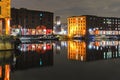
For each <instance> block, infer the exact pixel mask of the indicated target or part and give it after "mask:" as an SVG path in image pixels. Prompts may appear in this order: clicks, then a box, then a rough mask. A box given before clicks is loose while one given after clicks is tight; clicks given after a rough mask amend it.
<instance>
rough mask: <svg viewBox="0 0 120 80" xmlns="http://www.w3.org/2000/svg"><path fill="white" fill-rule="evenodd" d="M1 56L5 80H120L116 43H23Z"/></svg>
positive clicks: (119, 45) (118, 43) (119, 44)
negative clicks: (16, 48)
mask: <svg viewBox="0 0 120 80" xmlns="http://www.w3.org/2000/svg"><path fill="white" fill-rule="evenodd" d="M0 56H1V57H0V59H1V60H0V64H1V66H0V77H1V79H2V80H4V79H5V80H7V78H9V77H10V78H9V79H10V80H76V79H78V80H88V79H90V80H119V79H120V75H119V74H120V41H117V40H114V41H112V40H100V41H91V42H90V41H77V40H74V41H44V42H39V43H27V44H26V43H23V44H21V45H20V46H18V50H15V51H1V52H0ZM3 77H4V78H3Z"/></svg>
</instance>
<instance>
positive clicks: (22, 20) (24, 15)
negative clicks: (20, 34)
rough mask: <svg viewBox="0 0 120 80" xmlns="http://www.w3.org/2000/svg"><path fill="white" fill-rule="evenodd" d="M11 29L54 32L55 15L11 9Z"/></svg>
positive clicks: (23, 9)
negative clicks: (40, 29)
mask: <svg viewBox="0 0 120 80" xmlns="http://www.w3.org/2000/svg"><path fill="white" fill-rule="evenodd" d="M11 18H12V19H11V27H12V28H14V27H18V28H19V27H22V28H26V29H36V28H37V29H38V28H43V27H44V28H45V29H50V30H53V13H52V12H46V11H36V10H28V9H25V8H20V9H16V8H11Z"/></svg>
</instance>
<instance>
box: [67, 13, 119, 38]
mask: <svg viewBox="0 0 120 80" xmlns="http://www.w3.org/2000/svg"><path fill="white" fill-rule="evenodd" d="M67 21H68V36H70V37H74V36H79V37H80V36H88V35H119V34H120V18H116V17H98V16H92V15H83V16H72V17H68V18H67Z"/></svg>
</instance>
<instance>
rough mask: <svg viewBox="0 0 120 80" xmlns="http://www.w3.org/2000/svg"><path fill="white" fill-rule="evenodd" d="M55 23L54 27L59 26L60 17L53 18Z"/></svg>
mask: <svg viewBox="0 0 120 80" xmlns="http://www.w3.org/2000/svg"><path fill="white" fill-rule="evenodd" d="M55 22H56V25H60V24H61V20H60V16H56V17H55Z"/></svg>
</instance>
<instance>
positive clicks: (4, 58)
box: [0, 51, 13, 80]
mask: <svg viewBox="0 0 120 80" xmlns="http://www.w3.org/2000/svg"><path fill="white" fill-rule="evenodd" d="M11 53H13V52H12V51H0V80H10V66H11V64H12V63H11V62H12V54H11Z"/></svg>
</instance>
